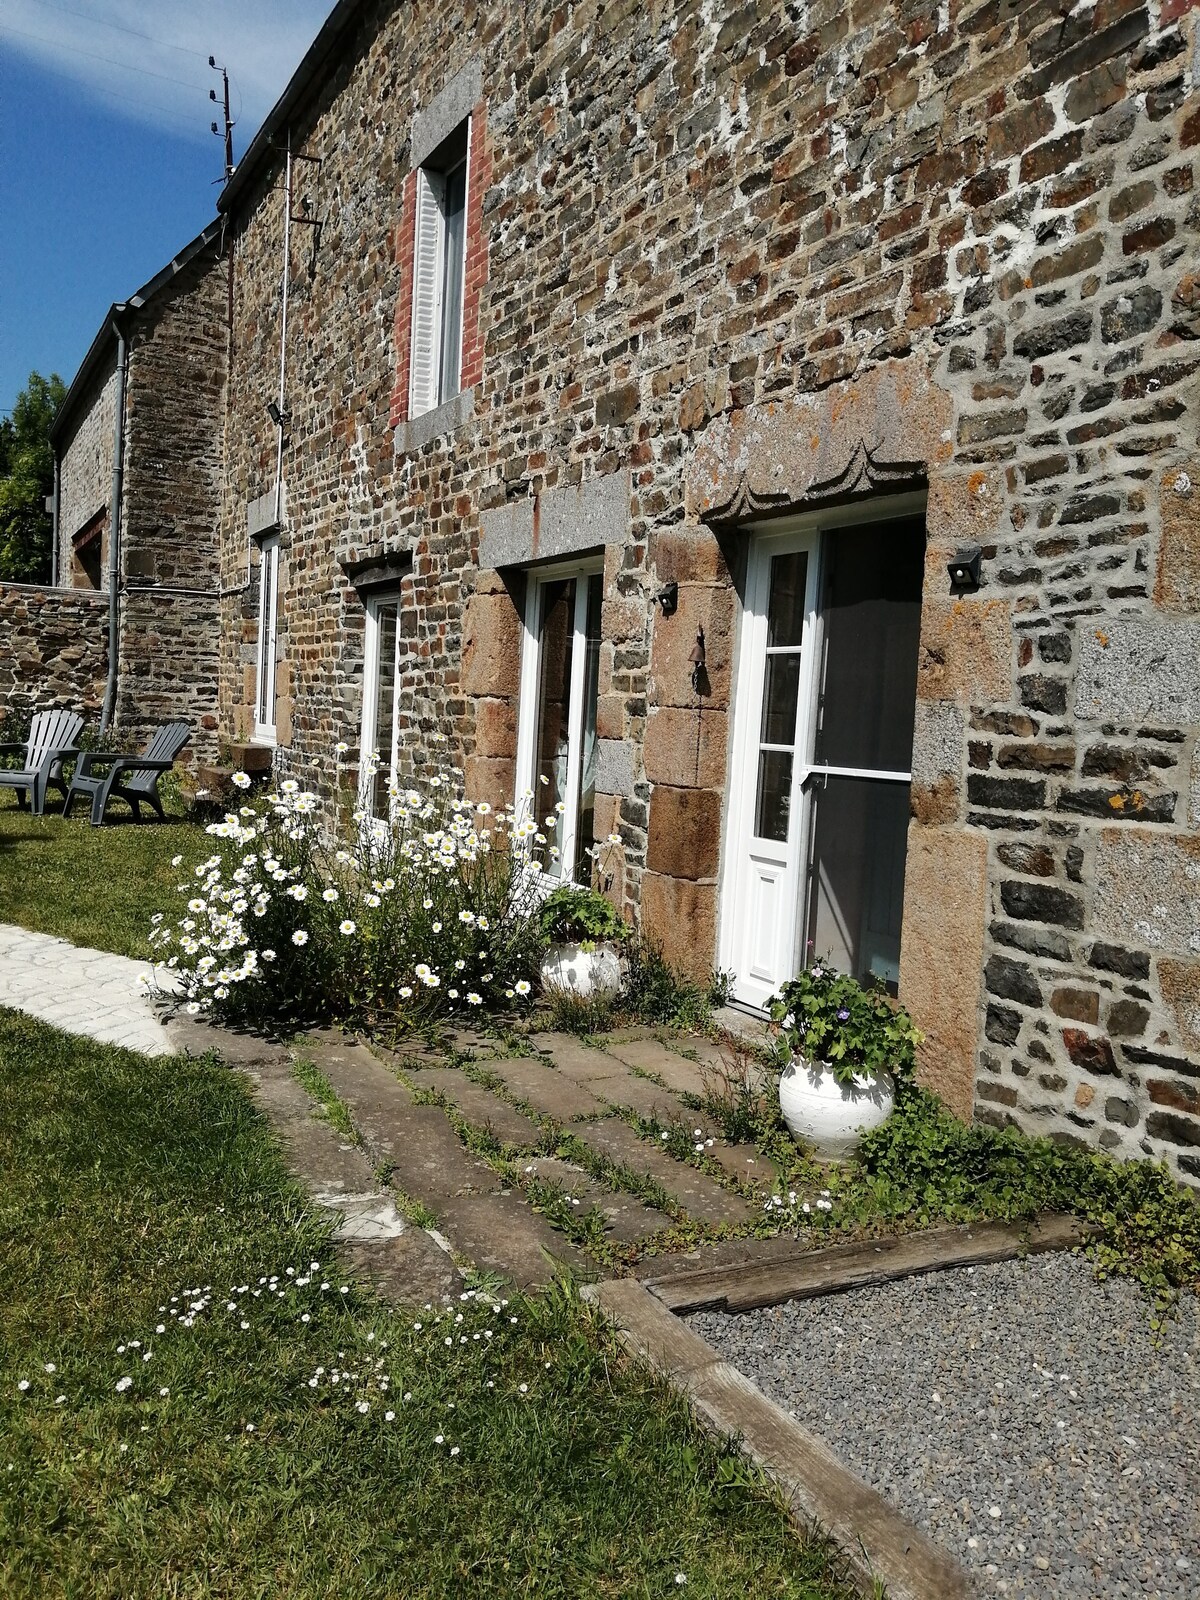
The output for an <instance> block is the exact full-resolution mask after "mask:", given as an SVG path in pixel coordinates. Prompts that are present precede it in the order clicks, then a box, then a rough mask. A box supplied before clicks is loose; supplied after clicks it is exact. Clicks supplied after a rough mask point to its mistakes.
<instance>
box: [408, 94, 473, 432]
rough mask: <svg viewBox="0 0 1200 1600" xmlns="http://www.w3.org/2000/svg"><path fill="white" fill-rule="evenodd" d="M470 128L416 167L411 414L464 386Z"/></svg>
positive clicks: (429, 407)
mask: <svg viewBox="0 0 1200 1600" xmlns="http://www.w3.org/2000/svg"><path fill="white" fill-rule="evenodd" d="M469 131H470V119H468V120H467V121H466V122H464V123H462V124H461V125H460V126H459V127H458V128H457V129H456V130H455V132H454V133H452V134H451V135H450V137H449V138H448V139H447V140H445V142H444V143H443V144H441V145H440V146H439V147H438V149H437V150H435V151H434V153H433V155H431V156H430V157H429V159H428V161H426V162H425V163H424V164H423V165H422V166H421V167H419V168H418V169H417V218H416V230H417V232H416V242H415V248H414V252H413V260H414V271H413V315H412V372H411V378H410V386H409V408H408V410H409V416H410V417H419V416H421V415H423V413H425V412H426V411H432V410H434V408H435V407H437V406H440V405H444V404H445V402H446V401H447V400H452V399H453V398H454V396H455V395H456V394H457V393H458V391H459V382H460V377H461V372H462V312H463V281H464V265H465V259H466V244H467V229H466V221H467V149H468V146H469Z"/></svg>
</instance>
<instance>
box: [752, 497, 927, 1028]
mask: <svg viewBox="0 0 1200 1600" xmlns="http://www.w3.org/2000/svg"><path fill="white" fill-rule="evenodd" d="M924 549H925V529H924V519H923V517H921V516H901V515H896V514H895V511H893V513H892V514H891V515H887V514H886V513H884V514H883V515H880V516H877V517H876V518H874V519H873V520H871V521H870V522H862V523H856V524H851V525H845V526H840V527H839V526H836V525H834V526H827V527H825V528H824V529H820V528H817V527H814V526H813V525H812V524H811V523H810V524H809V526H808V528H807V529H806V530H804V531H800V532H795V533H792V534H785V535H772V536H769V537H767V536H763V537H760V538H759V539H757V540H756V541H755V543H754V545H753V547H752V550H751V555H750V560H749V566H748V572H747V584H746V605H745V611H744V615H743V621H742V641H741V655H740V658H739V667H738V695H737V705H736V707H735V727H734V738H735V745H734V765H733V782H732V785H731V833H730V840H731V848H730V849H729V850H728V851H727V853H726V866H725V881H724V889H723V901H722V905H723V914H722V946H721V963H722V965H723V966H724V967H725V968H727V969H730V968H731V969H732V970H733V972H734V974H735V983H734V995H735V998H736V999H738V1000H739V1001H741V1002H742V1003H744V1004H748V1005H753V1006H758V1007H762V1006H765V1005H766V1003H767V1001H768V1000H769V999H770V998H771V996H772V995H773V994H774V993H775V992H776V991H777V989H778V988H779V986H780V984H781V983H783V982H784V981H786V979H787V978H789V977H790V976H791V975H792V974H793V973H794V972H795V971H796V970H797V969H798V968H799V966H801V965H802V964H804V963H805V962H806V961H807V960H810V959H812V958H814V957H818V956H828V957H829V958H830V959H831V960H832V961H833V963H834V964H835V965H836V966H837V967H838V968H839V969H840V970H842V971H846V972H851V973H853V974H854V975H855V976H856V977H859V978H861V979H864V980H870V979H876V980H879V981H882V982H883V983H885V984H887V985H888V986H889V987H890V988H892V989H894V988H895V986H896V982H897V979H898V977H899V962H900V923H901V913H902V909H903V901H904V862H905V852H906V846H907V833H908V809H909V804H908V803H909V778H910V774H909V770H908V769H909V764H910V762H911V759H912V755H911V753H912V736H913V719H914V715H915V708H916V676H917V647H918V640H919V633H920V610H921V584H922V577H923V572H924Z"/></svg>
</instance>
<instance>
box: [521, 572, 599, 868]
mask: <svg viewBox="0 0 1200 1600" xmlns="http://www.w3.org/2000/svg"><path fill="white" fill-rule="evenodd" d="M603 598H604V575H603V568H602V563H601V561H600V560H599V559H597V560H596V561H595V562H592V563H585V564H577V565H573V566H571V567H570V568H562V567H555V568H550V569H547V570H544V571H539V572H537V573H531V574H530V576H529V582H528V590H527V594H526V604H525V638H524V647H523V654H522V659H521V702H520V714H519V719H518V733H517V799H518V805H519V806H520V805H521V804H526V805H528V806H529V807H530V815H531V817H532V820H533V821H534V822H535V823H536V824H537V827H538V831H539V832H540V833H543V834H545V835H546V838H547V839H548V841H549V854H548V858H547V867H548V870H549V873H550V876H551V877H554V878H561V879H567V880H574V881H575V882H576V883H590V882H591V860H590V857H589V855H588V852H589V851H590V850H591V848H592V845H593V842H594V839H595V808H596V771H597V759H598V746H597V742H596V699H597V690H598V687H599V681H600V608H601V604H602V601H603Z"/></svg>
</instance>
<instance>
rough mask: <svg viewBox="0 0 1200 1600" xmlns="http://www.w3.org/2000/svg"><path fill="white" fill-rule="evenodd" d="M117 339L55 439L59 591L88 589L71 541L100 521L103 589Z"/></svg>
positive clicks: (115, 393)
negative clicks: (67, 427) (70, 421)
mask: <svg viewBox="0 0 1200 1600" xmlns="http://www.w3.org/2000/svg"><path fill="white" fill-rule="evenodd" d="M116 349H117V346H116V340H115V338H114V339H113V341H112V347H111V350H110V352H109V356H108V359H107V360H106V361H105V362H104V363H103V364H102V365H101V368H100V370H99V372H98V373H97V374H96V376H95V378H94V379H93V380H92V382H91V384H90V385H89V386H88V389H87V391H86V392H85V393H84V394H82V395H81V396H80V397H79V401H78V404H77V406H76V407H75V413H76V421H75V425H74V427H73V428H72V429H71V430H70V431H69V432H68V433H67V434H66V435H65V436H64V437H63V438H62V439H61V440H60V442H59V445H58V451H59V461H60V467H59V500H58V573H59V580H58V581H59V582H60V583H61V584H62V585H63V587H64V588H85V589H86V588H90V587H92V583H91V579H90V578H89V577H88V576H87V575H86V573H85V572H84V569H83V567H82V565H81V564H80V563H79V561H78V560H77V559H76V558H75V553H74V549H73V547H72V540H73V539H74V537H75V535H76V534H78V533H79V532H81V531H82V530H83V529H84V528H86V527H87V525H88V524H89V523H92V522H98V521H100V520H102V519H103V522H104V525H103V529H102V532H101V538H100V573H101V582H100V587H101V588H104V589H107V587H108V524H107V519H106V518H105V513H106V512H107V510H108V505H109V501H110V500H111V499H112V475H113V443H114V438H115V430H116V403H117V366H116V360H117V358H116Z"/></svg>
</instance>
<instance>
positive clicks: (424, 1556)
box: [0, 830, 851, 1600]
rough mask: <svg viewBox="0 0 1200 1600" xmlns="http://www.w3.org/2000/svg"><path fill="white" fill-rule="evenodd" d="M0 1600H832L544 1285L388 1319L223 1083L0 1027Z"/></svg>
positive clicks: (187, 1068)
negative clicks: (484, 1599) (525, 1297)
mask: <svg viewBox="0 0 1200 1600" xmlns="http://www.w3.org/2000/svg"><path fill="white" fill-rule="evenodd" d="M147 836H148V837H150V836H151V832H150V830H147ZM314 1263H315V1264H316V1265H314ZM273 1275H274V1277H273ZM343 1285H345V1286H346V1289H345V1291H343ZM459 1316H461V1318H462V1320H461V1322H460V1321H458V1320H457V1318H458V1317H459ZM477 1336H478V1337H477ZM335 1378H336V1381H335ZM127 1380H128V1381H127ZM385 1380H386V1381H385ZM23 1384H24V1385H27V1387H24V1388H22V1385H23ZM676 1574H683V1575H684V1577H685V1578H686V1586H685V1585H683V1584H679V1583H678V1582H677V1579H676ZM0 1593H3V1594H4V1595H5V1596H6V1597H9V1596H21V1597H24V1596H28V1597H31V1600H32V1597H34V1596H36V1597H38V1600H47V1597H56V1596H63V1597H66V1596H87V1597H88V1600H116V1597H118V1596H120V1597H122V1600H135V1597H142V1596H144V1597H146V1600H150V1597H154V1600H159V1597H163V1596H171V1597H180V1600H182V1597H192V1596H210V1595H211V1596H238V1597H241V1596H247V1597H249V1596H254V1597H259V1596H263V1597H268V1596H269V1597H272V1600H274V1597H291V1596H305V1597H313V1600H318V1597H319V1600H326V1597H331V1596H337V1597H339V1600H356V1597H359V1596H362V1597H364V1600H365V1597H367V1596H371V1597H373V1600H378V1597H391V1596H396V1597H400V1596H403V1597H422V1600H423V1597H426V1596H445V1597H446V1600H450V1597H456V1600H457V1597H462V1596H472V1595H480V1596H485V1595H486V1596H488V1597H489V1600H494V1597H500V1600H503V1597H507V1596H517V1595H519V1596H522V1597H526V1596H529V1597H533V1596H537V1597H541V1596H562V1597H564V1600H566V1597H570V1600H578V1597H582V1596H588V1597H591V1596H598V1597H607V1596H617V1595H621V1596H626V1595H627V1596H637V1597H638V1600H649V1597H653V1596H666V1595H675V1594H680V1593H683V1594H687V1595H697V1596H700V1595H703V1596H710V1597H713V1600H715V1597H718V1596H719V1597H727V1596H730V1595H744V1594H753V1595H754V1596H756V1597H759V1596H790V1597H801V1596H804V1597H811V1600H848V1597H849V1595H850V1593H851V1591H850V1590H849V1589H848V1588H845V1587H843V1586H842V1585H841V1583H840V1582H839V1580H838V1579H837V1577H836V1576H835V1573H834V1566H833V1564H832V1563H831V1558H830V1556H829V1554H828V1552H827V1551H826V1550H825V1549H824V1548H823V1547H822V1546H820V1545H813V1544H810V1545H807V1546H806V1545H804V1544H802V1543H801V1541H800V1540H799V1539H798V1538H797V1537H796V1536H795V1535H794V1534H793V1532H792V1531H791V1530H790V1529H789V1527H788V1525H787V1523H786V1521H785V1519H784V1517H783V1515H782V1513H781V1511H780V1509H779V1507H778V1505H777V1504H776V1503H775V1501H774V1500H773V1499H772V1498H771V1496H770V1495H769V1494H767V1493H766V1492H764V1490H763V1489H762V1487H761V1485H759V1484H758V1483H756V1482H755V1481H754V1479H753V1478H752V1476H751V1475H749V1474H748V1473H747V1471H746V1469H745V1468H744V1467H743V1465H742V1463H741V1462H740V1460H739V1459H738V1458H737V1457H734V1456H732V1455H730V1454H725V1453H722V1452H721V1451H720V1450H719V1449H718V1448H717V1447H716V1446H715V1445H714V1444H712V1443H711V1442H709V1441H708V1440H707V1439H706V1438H705V1437H704V1436H703V1435H701V1434H700V1433H699V1432H698V1430H697V1429H696V1427H695V1426H694V1424H693V1423H692V1422H691V1420H690V1418H689V1414H688V1412H687V1410H686V1408H685V1407H684V1406H683V1404H682V1403H681V1402H680V1401H679V1400H678V1399H676V1398H675V1397H673V1396H672V1395H671V1394H670V1393H669V1392H668V1391H666V1390H665V1389H664V1388H663V1387H662V1386H660V1385H659V1384H658V1383H657V1382H656V1381H654V1380H653V1379H652V1378H651V1377H650V1376H649V1375H648V1374H646V1373H645V1372H644V1371H643V1370H641V1369H639V1368H637V1367H635V1366H633V1365H631V1364H630V1363H629V1361H628V1360H627V1359H626V1358H625V1357H624V1356H623V1355H622V1354H621V1352H620V1350H619V1347H618V1346H617V1345H616V1343H615V1340H614V1339H613V1337H612V1336H611V1335H610V1334H609V1333H608V1332H607V1331H606V1330H605V1329H603V1328H602V1327H601V1326H600V1325H598V1324H597V1323H596V1322H594V1321H593V1319H592V1318H591V1316H590V1314H589V1312H588V1311H587V1309H586V1308H585V1307H582V1306H580V1305H579V1304H578V1303H577V1302H576V1301H575V1300H574V1299H573V1298H572V1297H571V1296H570V1295H569V1294H567V1293H565V1292H563V1293H557V1294H553V1295H551V1296H549V1297H545V1298H542V1299H540V1300H536V1301H516V1300H514V1302H513V1303H512V1304H511V1305H506V1306H505V1307H504V1308H503V1309H497V1308H495V1307H494V1306H491V1305H489V1304H487V1303H485V1301H484V1300H483V1299H481V1298H480V1299H470V1300H466V1301H464V1302H463V1303H462V1304H461V1307H460V1308H458V1309H457V1310H456V1311H455V1312H453V1313H451V1314H449V1315H448V1316H445V1317H442V1318H438V1317H434V1316H431V1315H430V1314H429V1313H428V1312H426V1311H425V1310H424V1309H417V1310H416V1311H414V1312H410V1313H408V1314H404V1313H401V1312H399V1311H396V1310H394V1309H390V1308H387V1307H385V1306H383V1305H382V1304H380V1303H379V1302H377V1301H375V1300H373V1299H372V1297H371V1296H370V1295H369V1294H368V1293H367V1292H366V1291H364V1290H362V1289H360V1288H358V1287H356V1286H355V1285H354V1284H353V1282H350V1281H349V1280H348V1279H347V1278H346V1277H345V1276H344V1275H343V1274H342V1273H340V1271H339V1269H338V1266H337V1263H336V1258H335V1256H334V1254H333V1252H332V1250H331V1249H330V1246H329V1243H328V1239H327V1236H326V1232H325V1227H324V1225H323V1224H322V1223H321V1222H319V1221H318V1220H316V1219H315V1218H314V1217H313V1216H312V1215H310V1214H309V1213H308V1212H307V1211H306V1209H305V1204H304V1199H303V1196H302V1195H301V1194H300V1192H299V1191H297V1190H296V1189H295V1188H294V1187H293V1185H292V1184H291V1182H290V1180H289V1179H288V1177H287V1175H286V1173H285V1171H284V1169H283V1166H282V1164H281V1161H280V1159H279V1157H278V1155H277V1152H276V1148H275V1145H274V1143H273V1140H272V1137H271V1135H270V1133H269V1131H268V1130H267V1128H266V1126H265V1124H264V1123H263V1121H262V1120H261V1118H260V1116H259V1115H258V1113H257V1112H256V1111H255V1109H254V1108H253V1106H252V1105H251V1103H250V1101H249V1100H248V1097H247V1093H246V1090H245V1088H244V1086H243V1083H242V1081H241V1080H240V1079H239V1078H238V1077H237V1076H236V1075H235V1074H233V1073H231V1072H230V1071H228V1070H227V1069H225V1068H224V1067H223V1066H221V1064H220V1063H219V1062H218V1061H216V1060H212V1059H204V1060H199V1061H195V1060H182V1061H180V1060H178V1059H175V1060H165V1061H154V1060H148V1059H146V1058H143V1057H140V1056H137V1055H133V1054H131V1053H129V1052H125V1051H120V1050H114V1049H110V1048H107V1047H104V1046H100V1045H92V1044H89V1043H87V1042H84V1041H80V1040H78V1039H72V1038H68V1037H67V1036H65V1035H63V1034H60V1033H57V1032H56V1031H54V1030H52V1029H49V1028H46V1027H43V1026H42V1025H40V1024H37V1023H34V1022H32V1021H30V1020H28V1019H25V1018H22V1017H20V1016H18V1015H16V1014H14V1013H12V1012H4V1011H0Z"/></svg>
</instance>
